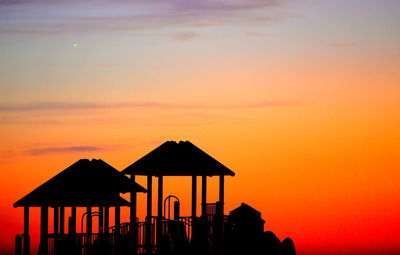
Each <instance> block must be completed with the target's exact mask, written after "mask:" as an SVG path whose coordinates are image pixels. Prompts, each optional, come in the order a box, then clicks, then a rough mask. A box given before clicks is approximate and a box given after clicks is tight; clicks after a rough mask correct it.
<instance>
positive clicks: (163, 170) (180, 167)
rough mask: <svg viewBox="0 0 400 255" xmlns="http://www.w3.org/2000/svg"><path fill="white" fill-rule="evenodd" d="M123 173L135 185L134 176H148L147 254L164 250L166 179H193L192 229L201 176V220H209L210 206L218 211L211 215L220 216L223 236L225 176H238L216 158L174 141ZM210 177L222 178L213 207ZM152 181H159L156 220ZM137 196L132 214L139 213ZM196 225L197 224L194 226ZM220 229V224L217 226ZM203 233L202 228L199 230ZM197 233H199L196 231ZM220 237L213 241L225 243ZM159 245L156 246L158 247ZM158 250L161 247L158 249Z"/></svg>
mask: <svg viewBox="0 0 400 255" xmlns="http://www.w3.org/2000/svg"><path fill="white" fill-rule="evenodd" d="M122 173H124V174H127V175H130V176H131V179H132V180H133V181H134V180H135V176H136V175H139V176H147V191H148V192H147V216H146V226H147V231H145V233H146V235H145V245H146V248H147V251H148V252H150V250H151V249H152V248H158V250H160V249H161V248H160V247H159V246H160V243H161V241H160V240H161V239H163V237H162V229H163V227H162V222H163V220H164V219H163V218H164V217H163V213H165V212H163V199H164V197H163V177H164V176H189V177H192V206H191V212H192V213H191V217H187V218H186V220H187V221H188V224H189V226H192V225H193V224H192V223H194V222H193V221H194V220H195V219H196V218H197V215H196V211H197V199H196V198H197V194H196V191H197V177H198V176H201V179H202V182H201V184H202V185H201V187H202V192H201V208H202V209H201V212H202V213H201V216H202V217H203V218H205V217H207V206H208V207H215V208H214V209H211V210H209V211H212V212H211V213H212V214H215V216H216V218H218V215H219V216H220V217H219V218H220V219H221V220H220V224H219V225H220V226H216V227H215V228H214V232H216V233H219V235H222V216H223V214H224V209H223V205H224V176H225V175H230V176H234V175H235V173H234V172H233V171H231V170H230V169H229V168H227V167H226V166H224V165H223V164H221V163H220V162H218V161H217V160H215V159H214V158H213V157H211V156H210V155H208V154H207V153H205V152H204V151H202V150H201V149H199V148H198V147H196V146H195V145H193V144H192V143H191V142H189V141H185V142H184V141H181V142H179V143H177V142H175V141H167V142H165V143H163V144H162V145H160V146H159V147H157V148H156V149H154V150H153V151H151V152H150V153H148V154H147V155H145V156H144V157H142V158H140V159H139V160H137V161H136V162H134V163H133V164H131V165H130V166H128V167H127V168H126V169H124V170H123V171H122ZM207 176H208V177H212V176H219V201H218V202H217V203H214V204H207ZM152 177H157V178H158V197H157V217H153V215H152V196H153V195H152V194H153V192H152V190H153V188H152V186H153V185H152ZM135 196H136V193H133V196H132V197H131V212H132V213H135V212H136V197H135ZM130 218H131V220H132V219H135V218H136V215H135V214H132V215H131V217H130ZM153 218H155V222H157V221H158V224H157V223H156V226H157V228H156V233H157V235H156V238H154V237H153V238H152V236H151V235H152V231H151V230H150V227H151V226H152V219H153ZM181 218H182V217H181ZM195 225H196V224H194V226H195ZM217 225H218V224H217ZM198 229H200V227H199V228H198ZM192 230H193V229H192V228H191V227H189V228H188V233H187V234H188V236H190V235H192V234H193V235H192V236H193V237H196V236H198V235H196V233H195V232H194V233H192V232H193V231H192ZM195 231H196V229H195ZM217 236H218V234H215V235H214V240H215V241H216V242H218V241H217V240H222V237H220V238H218V237H217ZM156 243H157V245H156ZM157 246H158V247H157Z"/></svg>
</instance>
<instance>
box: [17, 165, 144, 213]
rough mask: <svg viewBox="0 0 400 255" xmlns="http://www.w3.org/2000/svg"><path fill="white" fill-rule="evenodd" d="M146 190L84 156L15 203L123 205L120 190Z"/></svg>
mask: <svg viewBox="0 0 400 255" xmlns="http://www.w3.org/2000/svg"><path fill="white" fill-rule="evenodd" d="M129 191H136V192H146V189H145V188H143V187H142V186H140V185H139V184H137V183H135V182H132V181H131V180H130V179H129V178H128V177H126V176H125V175H123V174H122V173H120V172H119V171H118V170H116V169H115V168H113V167H112V166H110V165H109V164H107V163H106V162H104V161H102V160H100V159H99V160H96V159H93V160H88V159H81V160H79V161H77V162H76V163H74V164H73V165H71V166H70V167H68V168H67V169H65V170H64V171H62V172H60V173H59V174H57V175H56V176H54V177H53V178H51V179H50V180H48V181H47V182H45V183H43V184H42V185H40V186H39V187H38V188H36V189H35V190H33V191H32V192H31V193H29V194H28V195H26V196H25V197H23V198H22V199H20V200H19V201H17V202H16V203H15V204H14V207H19V206H122V205H129V203H128V202H127V201H126V200H125V199H123V198H121V197H120V196H119V193H120V192H122V193H125V192H129Z"/></svg>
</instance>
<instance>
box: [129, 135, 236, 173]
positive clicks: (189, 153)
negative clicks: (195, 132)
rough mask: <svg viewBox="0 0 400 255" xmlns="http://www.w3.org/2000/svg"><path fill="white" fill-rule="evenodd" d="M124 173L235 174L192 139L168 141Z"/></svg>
mask: <svg viewBox="0 0 400 255" xmlns="http://www.w3.org/2000/svg"><path fill="white" fill-rule="evenodd" d="M122 173H124V174H130V175H145V176H215V175H231V176H234V175H235V173H234V172H233V171H232V170H230V169H229V168H227V167H226V166H224V165H223V164H221V163H220V162H218V161H217V160H215V159H214V158H213V157H211V156H210V155H208V154H207V153H205V152H204V151H202V150H201V149H200V148H198V147H197V146H195V145H194V144H192V143H191V142H190V141H179V142H176V141H166V142H164V143H163V144H161V145H160V146H158V147H157V148H155V149H154V150H153V151H151V152H149V153H148V154H147V155H145V156H144V157H142V158H140V159H139V160H137V161H136V162H134V163H133V164H131V165H130V166H128V167H127V168H126V169H125V170H123V171H122Z"/></svg>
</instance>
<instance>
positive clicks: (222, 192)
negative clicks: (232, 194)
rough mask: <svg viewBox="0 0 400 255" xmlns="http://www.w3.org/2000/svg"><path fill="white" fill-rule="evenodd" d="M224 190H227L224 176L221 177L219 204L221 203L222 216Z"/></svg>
mask: <svg viewBox="0 0 400 255" xmlns="http://www.w3.org/2000/svg"><path fill="white" fill-rule="evenodd" d="M224 190H225V183H224V176H223V175H220V176H219V202H221V206H222V208H221V211H222V215H224Z"/></svg>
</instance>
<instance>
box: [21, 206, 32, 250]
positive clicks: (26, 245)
mask: <svg viewBox="0 0 400 255" xmlns="http://www.w3.org/2000/svg"><path fill="white" fill-rule="evenodd" d="M22 252H23V254H24V255H29V253H30V237H29V207H28V206H25V207H24V234H23V249H22Z"/></svg>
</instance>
